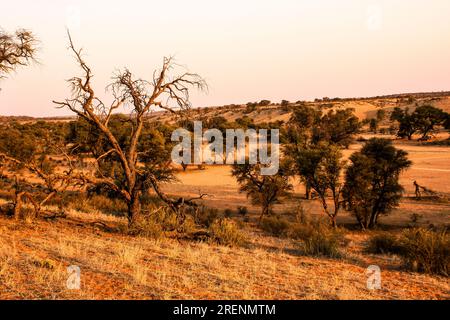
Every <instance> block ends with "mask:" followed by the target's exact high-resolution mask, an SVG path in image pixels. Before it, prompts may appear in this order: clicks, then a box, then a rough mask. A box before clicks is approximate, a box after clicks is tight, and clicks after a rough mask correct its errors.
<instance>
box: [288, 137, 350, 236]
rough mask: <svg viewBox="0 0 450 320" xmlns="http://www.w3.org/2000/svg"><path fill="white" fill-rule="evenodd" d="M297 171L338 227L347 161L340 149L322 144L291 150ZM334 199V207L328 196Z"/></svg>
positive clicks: (332, 222) (332, 223)
mask: <svg viewBox="0 0 450 320" xmlns="http://www.w3.org/2000/svg"><path fill="white" fill-rule="evenodd" d="M290 154H291V156H292V158H291V159H292V160H293V165H294V167H295V171H296V172H297V173H298V174H299V175H300V178H301V179H302V181H303V182H304V183H305V184H307V185H309V186H310V187H311V188H312V189H313V190H314V191H316V193H317V195H318V196H319V198H320V201H321V203H322V207H323V209H324V211H325V213H326V214H327V216H328V217H329V219H330V222H331V225H332V226H333V227H336V217H337V215H338V213H339V210H340V208H341V200H340V198H341V190H342V186H341V182H340V176H341V172H342V169H343V167H344V165H345V161H342V160H341V158H342V152H341V150H340V149H339V147H337V146H335V145H330V144H328V143H325V142H322V143H319V144H317V145H315V146H312V147H309V148H300V149H298V150H295V151H294V150H292V149H290ZM329 194H330V195H331V198H332V199H333V207H332V208H330V207H329V205H328V203H327V197H328V195H329Z"/></svg>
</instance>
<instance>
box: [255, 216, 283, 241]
mask: <svg viewBox="0 0 450 320" xmlns="http://www.w3.org/2000/svg"><path fill="white" fill-rule="evenodd" d="M261 229H263V230H264V231H266V232H267V233H270V234H272V235H274V236H277V237H280V236H286V235H287V233H288V231H289V221H287V220H286V219H284V218H281V217H279V216H270V217H264V218H263V219H262V220H261Z"/></svg>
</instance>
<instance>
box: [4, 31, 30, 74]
mask: <svg viewBox="0 0 450 320" xmlns="http://www.w3.org/2000/svg"><path fill="white" fill-rule="evenodd" d="M36 46H37V40H36V37H35V36H34V34H33V33H32V32H31V31H28V30H24V29H19V30H17V31H16V32H15V33H14V34H9V33H6V32H4V31H1V30H0V79H1V78H4V77H5V76H6V75H7V74H9V73H11V72H13V71H14V70H16V68H17V67H18V66H25V65H28V64H29V63H30V62H31V61H33V60H35V58H36Z"/></svg>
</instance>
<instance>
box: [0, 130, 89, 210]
mask: <svg viewBox="0 0 450 320" xmlns="http://www.w3.org/2000/svg"><path fill="white" fill-rule="evenodd" d="M57 158H58V160H56V159H57ZM61 162H65V167H66V168H67V169H66V170H65V171H63V172H61V171H60V170H57V166H58V164H59V163H61ZM0 164H1V165H2V166H3V167H4V168H7V169H8V172H11V173H12V174H13V175H15V174H16V173H18V172H21V171H23V170H26V171H27V172H28V173H29V174H30V175H31V176H32V177H33V178H37V179H38V180H39V183H31V182H29V181H27V179H19V178H18V177H17V175H15V182H14V189H15V198H14V202H13V208H12V209H13V210H12V211H13V214H14V215H15V216H16V217H18V216H19V213H20V211H21V207H22V204H23V202H24V200H27V201H29V202H30V203H31V204H32V205H33V207H34V211H35V216H36V217H37V216H38V215H39V214H40V213H41V212H42V211H43V210H42V208H43V206H44V205H45V204H47V203H48V201H50V200H51V199H52V198H53V197H54V196H56V195H57V194H58V193H61V192H63V191H65V190H66V189H67V188H68V187H70V186H75V185H78V184H82V180H80V176H78V175H77V174H76V172H77V168H76V165H75V163H74V162H73V159H72V157H71V156H70V154H69V153H68V150H67V149H66V144H65V142H64V125H58V124H55V125H51V124H48V123H44V122H37V123H33V124H24V125H20V124H15V123H13V124H10V125H6V126H3V127H2V128H1V130H0Z"/></svg>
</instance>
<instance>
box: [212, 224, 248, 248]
mask: <svg viewBox="0 0 450 320" xmlns="http://www.w3.org/2000/svg"><path fill="white" fill-rule="evenodd" d="M209 232H210V240H211V241H212V242H214V243H218V244H220V245H224V246H239V245H242V244H244V242H245V238H244V235H243V234H242V232H241V231H240V230H239V228H238V227H237V225H236V223H235V222H234V221H232V220H230V219H226V218H225V219H218V220H216V221H214V222H213V223H212V224H211V226H210V227H209Z"/></svg>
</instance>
